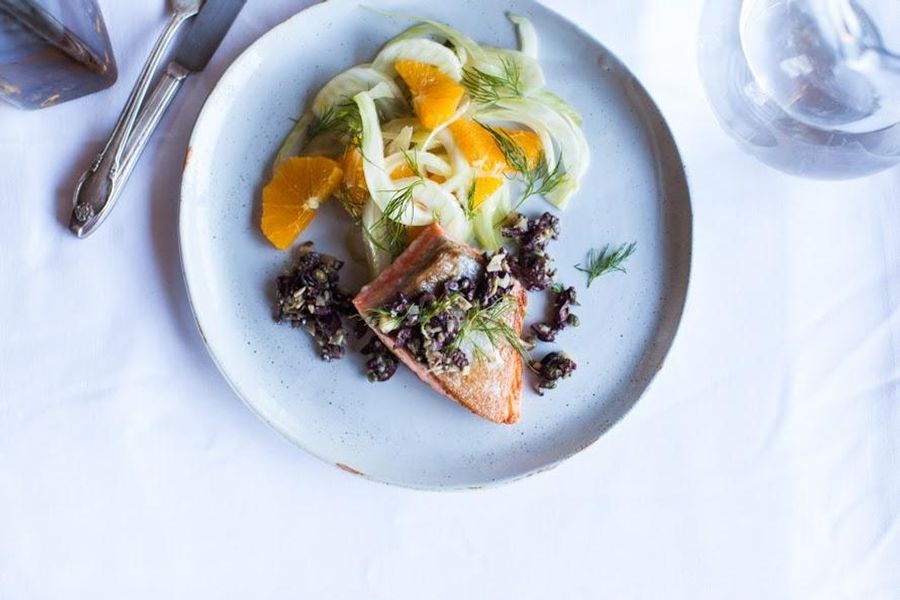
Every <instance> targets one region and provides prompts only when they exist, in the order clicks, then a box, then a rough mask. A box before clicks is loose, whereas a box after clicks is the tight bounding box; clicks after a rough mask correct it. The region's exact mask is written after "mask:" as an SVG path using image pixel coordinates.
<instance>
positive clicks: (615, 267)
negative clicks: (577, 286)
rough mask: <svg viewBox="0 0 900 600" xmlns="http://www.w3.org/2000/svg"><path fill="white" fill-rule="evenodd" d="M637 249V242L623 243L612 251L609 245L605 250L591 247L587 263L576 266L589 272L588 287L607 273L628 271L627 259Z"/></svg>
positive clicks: (582, 270) (584, 271) (583, 271)
mask: <svg viewBox="0 0 900 600" xmlns="http://www.w3.org/2000/svg"><path fill="white" fill-rule="evenodd" d="M636 250H637V244H636V243H634V242H632V243H630V244H622V245H621V246H619V247H618V248H616V249H615V250H613V251H612V252H610V249H609V246H608V245H607V246H606V247H605V248H603V250H594V249H591V251H590V252H588V256H587V265H586V266H581V265H575V268H576V269H578V270H579V271H581V272H582V273H587V276H588V284H587V286H588V287H591V284H592V283H594V281H595V280H596V279H598V278H599V277H602V276H603V275H606V274H607V273H612V272H616V271H617V272H619V273H627V271H626V270H625V267H624V266H623V265H624V264H625V261H626V260H628V259H629V258H631V256H632V255H634V253H635V251H636Z"/></svg>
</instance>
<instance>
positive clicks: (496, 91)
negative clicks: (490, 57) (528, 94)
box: [462, 58, 522, 104]
mask: <svg viewBox="0 0 900 600" xmlns="http://www.w3.org/2000/svg"><path fill="white" fill-rule="evenodd" d="M500 63H501V67H502V71H503V72H502V74H501V75H494V74H492V73H487V72H485V71H483V70H482V69H479V68H477V67H471V68H468V69H466V70H465V72H464V73H463V79H462V84H463V86H464V87H465V88H466V90H467V91H468V92H469V96H471V97H472V99H473V100H475V101H476V102H478V103H480V104H493V103H495V102H499V101H500V100H503V99H504V98H517V97H519V96H521V95H522V73H521V71H520V69H519V65H518V64H517V63H516V61H514V60H512V59H508V58H503V59H501V60H500Z"/></svg>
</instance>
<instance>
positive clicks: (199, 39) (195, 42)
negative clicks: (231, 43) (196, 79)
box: [173, 0, 247, 73]
mask: <svg viewBox="0 0 900 600" xmlns="http://www.w3.org/2000/svg"><path fill="white" fill-rule="evenodd" d="M246 2H247V0H207V1H206V4H205V5H204V7H203V10H201V11H200V14H199V15H197V18H195V19H194V22H193V23H192V25H191V29H190V31H188V33H187V36H186V37H185V38H184V39H183V40H182V42H181V45H180V46H178V50H176V51H175V59H174V61H173V62H176V63H178V64H180V65H181V66H182V67H184V68H185V69H187V70H188V71H192V72H194V73H196V72H199V71H202V70H203V69H205V68H206V65H207V64H209V60H210V59H211V58H212V57H213V54H215V53H216V50H218V49H219V45H220V44H221V43H222V40H224V39H225V34H227V33H228V30H229V29H231V24H232V23H234V21H235V19H237V16H238V13H240V12H241V9H242V8H243V7H244V4H245V3H246Z"/></svg>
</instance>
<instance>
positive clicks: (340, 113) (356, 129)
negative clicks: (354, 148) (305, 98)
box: [309, 100, 362, 140]
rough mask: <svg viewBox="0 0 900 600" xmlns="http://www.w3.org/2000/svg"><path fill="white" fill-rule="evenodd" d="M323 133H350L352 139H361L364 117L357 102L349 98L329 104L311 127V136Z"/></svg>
mask: <svg viewBox="0 0 900 600" xmlns="http://www.w3.org/2000/svg"><path fill="white" fill-rule="evenodd" d="M322 133H336V134H338V135H348V136H350V138H351V140H355V139H359V138H360V136H361V135H362V117H361V116H360V114H359V106H357V105H356V102H353V101H352V100H347V101H344V102H339V103H337V104H333V105H331V106H329V107H328V108H327V109H326V110H325V112H324V113H322V116H321V118H319V120H318V121H317V122H316V123H315V124H314V125H313V126H312V127H310V129H309V137H310V138H314V137H316V136H317V135H320V134H322Z"/></svg>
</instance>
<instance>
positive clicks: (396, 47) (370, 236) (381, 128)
mask: <svg viewBox="0 0 900 600" xmlns="http://www.w3.org/2000/svg"><path fill="white" fill-rule="evenodd" d="M394 16H396V15H394ZM509 19H510V21H511V22H512V23H513V24H514V26H515V27H516V29H517V32H518V37H519V42H520V43H519V48H518V49H506V48H495V47H491V46H486V45H481V44H478V43H477V42H475V41H474V40H472V39H471V38H469V37H468V36H466V35H465V34H463V33H461V32H459V31H457V30H455V29H453V28H451V27H449V26H447V25H444V24H441V23H438V22H435V21H431V20H425V19H421V20H420V19H416V21H417V24H416V25H414V26H412V27H411V28H409V29H407V30H406V31H404V32H403V33H401V34H400V35H398V36H397V37H395V38H394V39H392V40H390V41H389V42H388V43H387V44H386V45H385V46H384V47H383V48H382V49H381V51H380V52H379V53H378V54H377V55H376V56H375V57H374V59H373V61H372V62H371V63H368V64H362V65H358V66H355V67H352V68H350V69H348V70H346V71H344V72H343V73H341V74H339V75H337V76H336V77H334V78H333V79H332V80H331V81H329V82H328V83H326V84H325V86H324V87H323V88H322V89H321V90H320V91H319V92H318V94H317V95H316V96H315V98H314V99H313V101H312V103H311V105H310V106H309V107H308V108H307V109H306V110H305V111H304V112H303V114H302V115H301V116H300V118H299V119H298V121H297V123H296V125H295V127H294V128H293V130H292V131H291V132H290V133H289V135H288V136H287V138H286V140H285V142H284V144H283V146H282V148H281V149H280V151H279V152H278V155H277V157H276V159H275V168H274V174H273V177H272V180H271V182H270V183H269V184H268V185H267V186H266V188H265V189H264V192H263V213H262V231H263V233H264V234H265V235H266V237H267V238H268V239H269V240H270V241H271V242H272V244H273V245H275V246H276V247H278V248H279V249H282V250H286V249H288V248H290V247H291V246H292V245H293V244H294V242H295V241H296V238H297V237H298V236H299V234H300V233H301V232H302V231H303V230H304V229H305V228H306V227H307V226H308V225H309V223H310V222H311V221H312V220H313V218H314V217H315V215H316V213H317V210H318V208H319V206H320V204H321V203H323V202H325V201H327V200H329V199H331V198H336V199H337V200H339V201H340V202H341V204H342V205H343V206H344V208H345V209H346V210H347V212H348V213H349V214H350V215H351V216H352V217H353V218H354V219H355V221H356V223H358V225H359V227H360V231H361V233H362V238H363V241H364V245H365V249H366V252H365V254H366V260H367V262H368V264H369V266H370V269H371V271H372V274H373V276H374V275H377V274H378V273H380V272H382V271H383V270H384V269H385V268H387V267H388V266H389V265H390V264H391V263H392V262H393V260H394V259H395V258H396V257H397V256H398V255H399V254H400V253H401V252H402V251H403V249H404V248H405V246H406V245H407V244H408V242H409V240H410V239H412V238H413V237H414V236H415V233H416V231H417V229H418V228H421V227H424V226H427V225H429V224H431V223H434V222H437V223H439V224H440V225H441V226H442V227H443V229H444V230H445V231H446V232H447V234H448V235H449V236H451V237H453V238H454V239H456V240H458V241H460V242H464V243H468V244H474V245H477V246H479V247H481V248H482V249H484V250H486V251H496V250H497V249H499V248H500V247H501V246H502V245H503V243H504V239H503V237H502V234H501V228H502V225H503V223H504V222H505V221H506V219H507V217H508V216H509V215H510V214H512V213H514V212H516V211H517V209H519V208H520V207H521V206H522V205H523V204H524V203H525V202H526V201H528V200H529V199H531V198H532V197H534V196H542V197H544V198H545V199H546V200H547V201H549V202H550V203H552V204H553V205H554V206H556V207H558V208H560V209H562V208H565V206H566V205H567V203H568V202H569V201H570V199H571V198H572V196H573V195H574V194H575V193H576V192H577V190H578V188H579V183H580V181H581V179H582V177H583V176H584V174H585V172H586V170H587V166H588V162H589V160H590V151H589V149H588V145H587V141H586V139H585V136H584V133H583V132H582V129H581V123H582V120H581V116H580V115H579V114H578V112H576V111H575V110H574V109H573V108H572V107H571V106H570V105H569V104H568V103H566V102H565V101H564V100H562V99H561V98H559V97H558V96H556V95H554V94H553V93H552V92H550V91H548V90H546V89H545V84H546V80H545V77H544V73H543V71H542V69H541V66H540V64H539V63H538V53H539V43H538V37H537V34H536V32H535V29H534V27H533V25H532V23H531V22H530V21H529V20H528V19H525V18H523V17H519V16H515V15H509Z"/></svg>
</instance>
